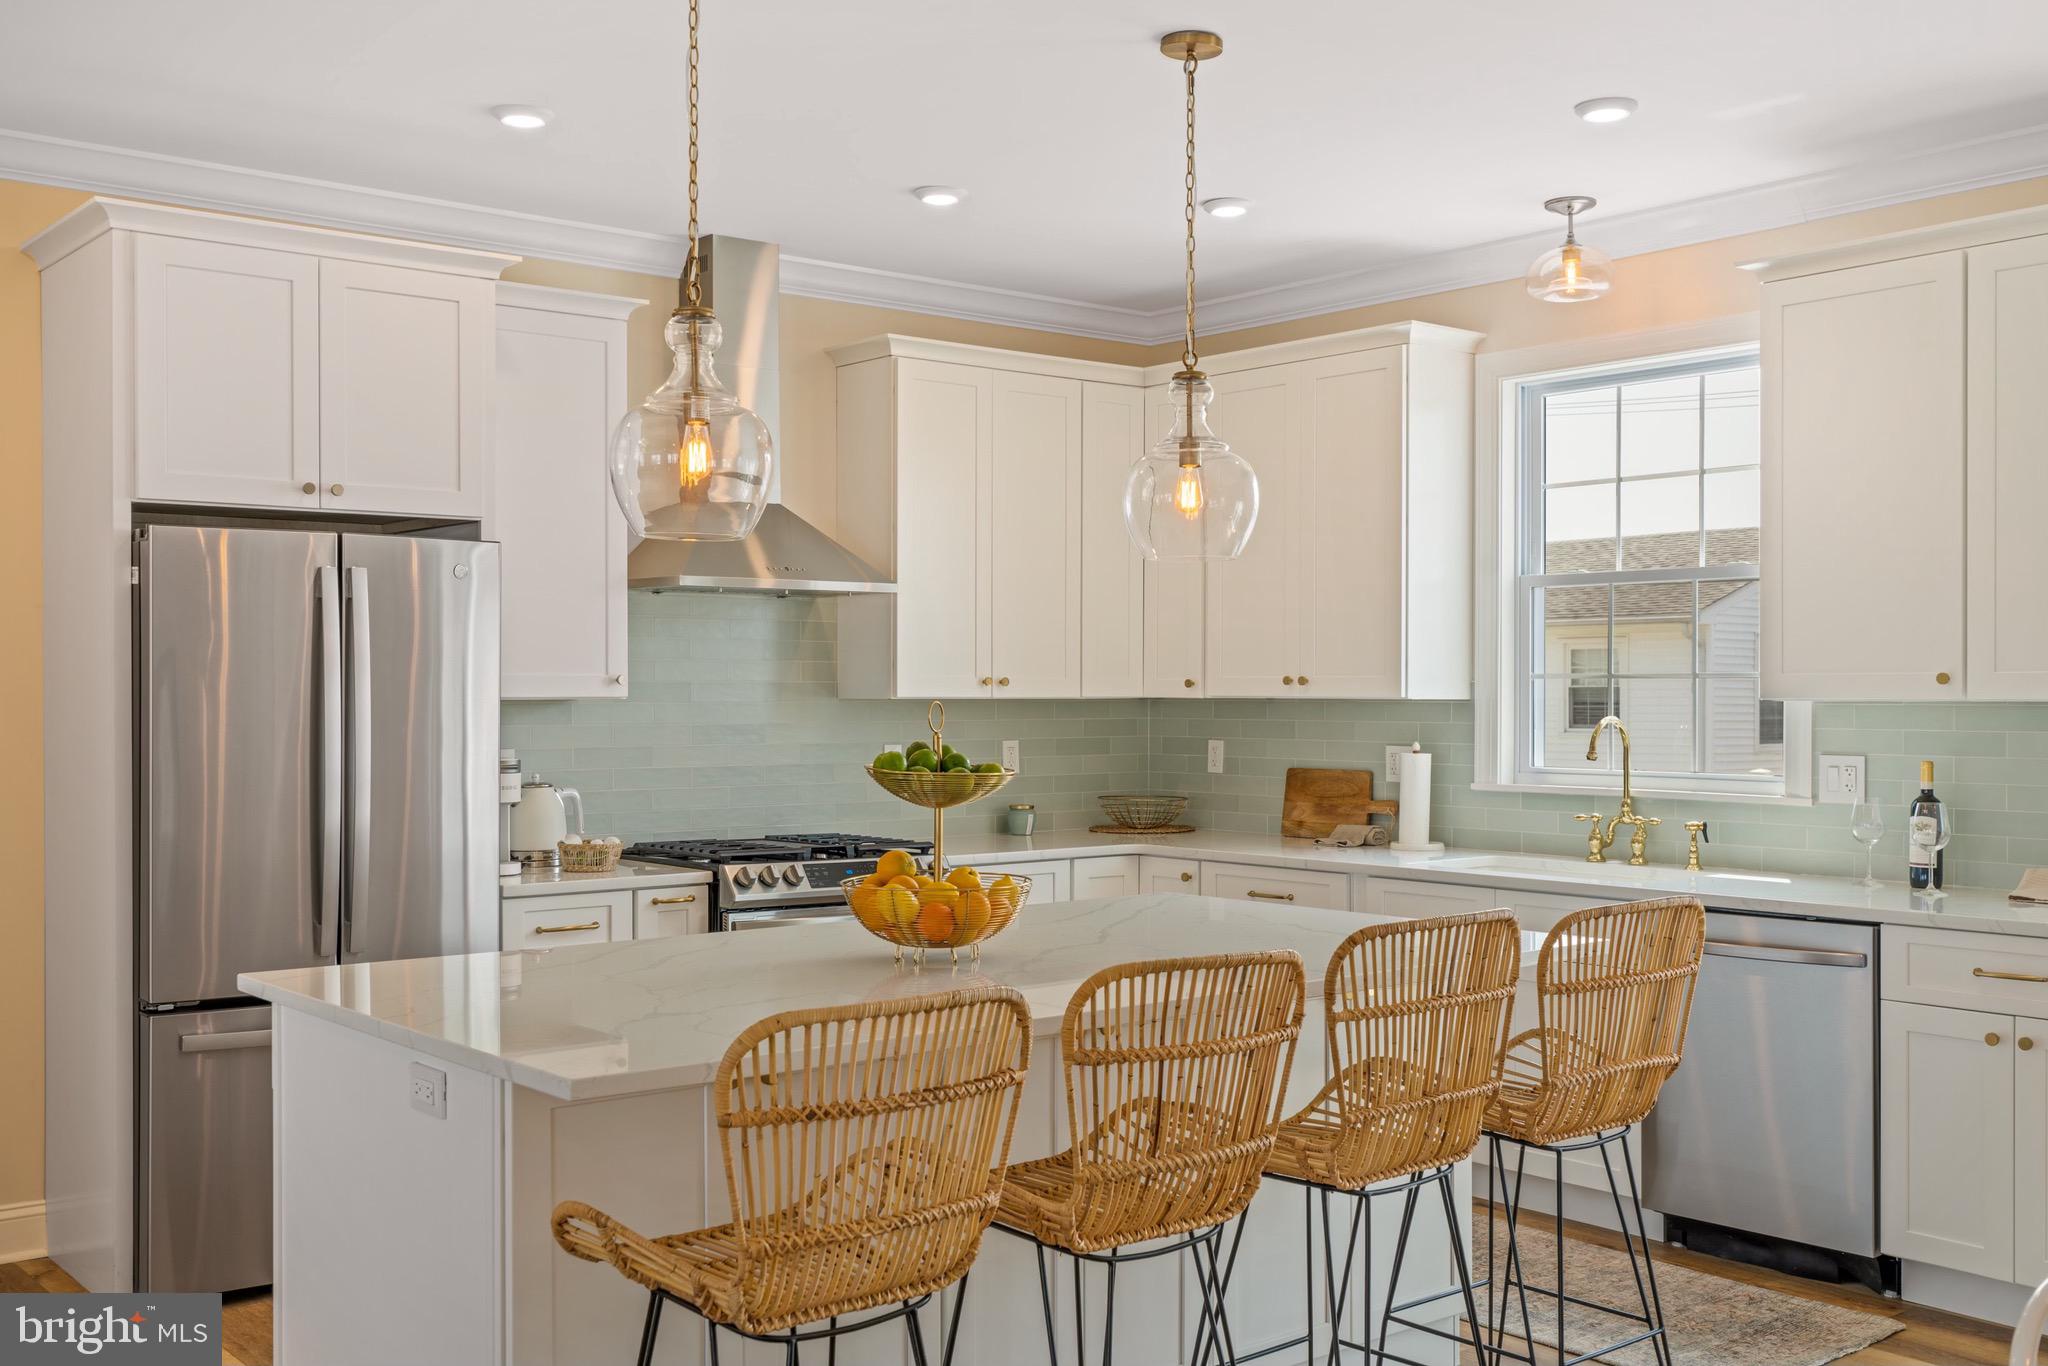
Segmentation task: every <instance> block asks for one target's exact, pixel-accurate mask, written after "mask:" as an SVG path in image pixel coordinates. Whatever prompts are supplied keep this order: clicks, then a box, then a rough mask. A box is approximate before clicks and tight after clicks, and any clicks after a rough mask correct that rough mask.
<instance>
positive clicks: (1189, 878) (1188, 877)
mask: <svg viewBox="0 0 2048 1366" xmlns="http://www.w3.org/2000/svg"><path fill="white" fill-rule="evenodd" d="M1180 880H1181V881H1182V882H1193V881H1194V880H1195V875H1194V874H1193V873H1182V874H1181V875H1180Z"/></svg>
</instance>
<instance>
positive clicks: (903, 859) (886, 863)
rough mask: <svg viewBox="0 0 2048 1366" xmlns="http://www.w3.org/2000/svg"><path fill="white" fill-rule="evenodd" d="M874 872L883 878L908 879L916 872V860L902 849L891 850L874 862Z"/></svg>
mask: <svg viewBox="0 0 2048 1366" xmlns="http://www.w3.org/2000/svg"><path fill="white" fill-rule="evenodd" d="M875 871H876V872H877V873H879V874H881V875H882V876H883V877H910V876H912V875H914V874H915V873H916V872H917V860H916V859H914V858H912V857H911V856H910V855H909V853H907V852H906V851H904V850H902V849H891V850H890V851H889V852H888V853H886V854H884V855H882V856H881V857H880V858H878V859H876V860H875Z"/></svg>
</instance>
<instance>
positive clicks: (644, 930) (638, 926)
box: [633, 883, 711, 939]
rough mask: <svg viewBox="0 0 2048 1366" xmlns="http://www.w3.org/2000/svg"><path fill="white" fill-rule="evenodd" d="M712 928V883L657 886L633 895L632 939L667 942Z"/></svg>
mask: <svg viewBox="0 0 2048 1366" xmlns="http://www.w3.org/2000/svg"><path fill="white" fill-rule="evenodd" d="M710 929H711V884H709V883H700V884H698V885H696V886H692V887H655V888H650V889H649V890H647V891H640V892H635V893H633V937H634V938H635V939H667V938H668V937H669V936H671V935H677V934H705V933H708V932H709V931H710Z"/></svg>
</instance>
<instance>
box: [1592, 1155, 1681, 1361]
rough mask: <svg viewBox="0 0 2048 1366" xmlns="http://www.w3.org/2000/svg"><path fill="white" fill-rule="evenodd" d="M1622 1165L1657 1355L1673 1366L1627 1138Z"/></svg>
mask: <svg viewBox="0 0 2048 1366" xmlns="http://www.w3.org/2000/svg"><path fill="white" fill-rule="evenodd" d="M1606 1152H1607V1150H1606V1149H1604V1148H1603V1149H1601V1156H1603V1157H1604V1156H1606ZM1621 1165H1622V1168H1623V1170H1625V1171H1626V1172H1627V1173H1628V1198H1629V1203H1630V1204H1632V1205H1634V1206H1635V1211H1636V1229H1637V1231H1638V1232H1640V1233H1641V1234H1642V1238H1643V1278H1644V1279H1645V1280H1647V1281H1648V1282H1649V1283H1650V1317H1651V1318H1653V1319H1655V1320H1656V1321H1657V1323H1656V1328H1657V1336H1656V1337H1655V1338H1653V1339H1652V1341H1653V1342H1654V1343H1656V1345H1657V1348H1658V1352H1657V1355H1658V1356H1659V1357H1661V1358H1662V1359H1663V1361H1664V1364H1665V1366H1671V1341H1670V1334H1669V1333H1667V1332H1666V1331H1665V1328H1664V1301H1663V1299H1662V1298H1661V1297H1660V1296H1659V1295H1658V1294H1657V1263H1656V1262H1655V1261H1653V1260H1652V1259H1651V1257H1650V1230H1649V1228H1648V1226H1647V1225H1645V1224H1644V1223H1643V1192H1642V1188H1641V1187H1639V1186H1637V1185H1636V1159H1635V1157H1634V1155H1633V1154H1631V1153H1630V1152H1629V1150H1628V1139H1627V1138H1626V1137H1624V1138H1623V1139H1622V1140H1621Z"/></svg>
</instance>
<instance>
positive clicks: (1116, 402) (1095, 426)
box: [998, 382, 1145, 697]
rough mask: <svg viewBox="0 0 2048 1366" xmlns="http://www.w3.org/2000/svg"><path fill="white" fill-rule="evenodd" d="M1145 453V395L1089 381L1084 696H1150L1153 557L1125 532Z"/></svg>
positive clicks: (1084, 424) (1084, 438)
mask: <svg viewBox="0 0 2048 1366" xmlns="http://www.w3.org/2000/svg"><path fill="white" fill-rule="evenodd" d="M1144 449H1145V391H1144V390H1142V389H1138V388H1134V387H1132V386H1130V385H1123V384H1097V383H1093V382H1090V383H1086V384H1083V385H1082V386H1081V508H1080V517H1081V695H1082V696H1083V697H1141V696H1143V695H1144V692H1145V558H1144V556H1142V555H1140V554H1139V553H1138V547H1137V546H1136V545H1135V544H1133V543H1132V541H1131V533H1130V532H1129V531H1127V530H1126V529H1125V527H1124V483H1125V481H1126V480H1128V479H1129V478H1130V474H1131V466H1132V464H1133V463H1134V462H1136V460H1137V458H1138V457H1139V456H1140V455H1141V454H1143V453H1144ZM998 515H1000V513H999V514H998ZM1013 681H1014V680H1013Z"/></svg>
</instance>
